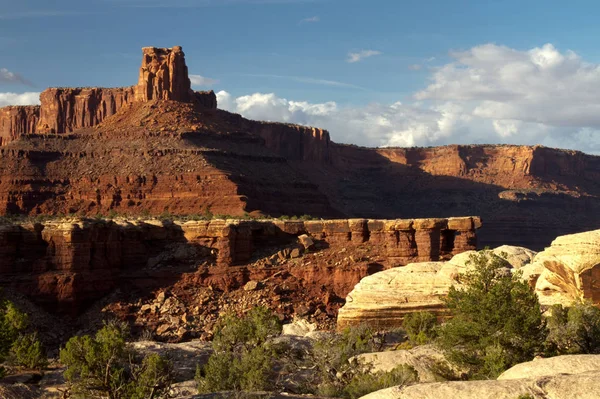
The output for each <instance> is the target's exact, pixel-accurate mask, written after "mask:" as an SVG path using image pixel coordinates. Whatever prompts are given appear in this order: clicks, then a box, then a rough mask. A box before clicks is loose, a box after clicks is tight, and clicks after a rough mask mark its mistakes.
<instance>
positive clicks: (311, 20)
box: [300, 15, 321, 24]
mask: <svg viewBox="0 0 600 399" xmlns="http://www.w3.org/2000/svg"><path fill="white" fill-rule="evenodd" d="M319 21H321V18H319V16H318V15H315V16H314V17H310V18H304V19H301V20H300V24H310V23H316V22H319Z"/></svg>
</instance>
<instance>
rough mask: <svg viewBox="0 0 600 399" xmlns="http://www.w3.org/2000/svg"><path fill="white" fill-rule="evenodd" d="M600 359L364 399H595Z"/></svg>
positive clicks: (570, 359)
mask: <svg viewBox="0 0 600 399" xmlns="http://www.w3.org/2000/svg"><path fill="white" fill-rule="evenodd" d="M599 359H600V356H599V355H566V356H557V357H554V358H548V359H536V360H534V361H532V362H526V363H521V364H517V365H516V366H514V367H512V368H511V369H509V370H507V371H505V372H504V373H503V374H502V375H501V376H500V377H499V378H498V380H488V381H452V382H439V383H430V384H418V385H413V386H408V387H395V388H388V389H384V390H381V391H377V392H373V393H371V394H368V395H365V396H363V397H362V398H361V399H434V398H440V397H447V398H461V399H462V398H464V399H476V398H477V399H479V398H499V399H515V398H517V397H519V396H520V395H530V396H531V397H533V398H536V399H538V398H539V399H546V398H557V399H576V398H584V399H592V398H596V397H598V391H599V389H600V382H599V381H600V368H599V367H598V366H599V365H600V360H599Z"/></svg>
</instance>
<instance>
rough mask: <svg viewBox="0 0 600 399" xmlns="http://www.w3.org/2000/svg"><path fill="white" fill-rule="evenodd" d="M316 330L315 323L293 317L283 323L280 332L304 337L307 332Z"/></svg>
mask: <svg viewBox="0 0 600 399" xmlns="http://www.w3.org/2000/svg"><path fill="white" fill-rule="evenodd" d="M316 330H317V325H316V324H314V323H311V322H309V321H308V320H306V319H295V320H294V321H293V322H292V323H290V324H284V325H283V327H282V331H281V334H282V335H295V336H299V337H305V336H306V335H307V334H308V333H311V332H313V331H316Z"/></svg>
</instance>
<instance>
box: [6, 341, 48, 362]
mask: <svg viewBox="0 0 600 399" xmlns="http://www.w3.org/2000/svg"><path fill="white" fill-rule="evenodd" d="M10 357H11V359H12V362H13V363H14V364H16V365H19V366H22V367H25V368H28V369H32V370H41V369H43V368H44V367H46V366H47V365H48V359H47V358H46V354H45V352H44V349H43V347H42V343H41V342H40V341H39V340H38V338H37V334H36V333H33V334H24V335H19V337H18V338H17V339H16V340H15V341H14V342H13V344H12V346H11V348H10Z"/></svg>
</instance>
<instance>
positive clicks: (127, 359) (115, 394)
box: [60, 323, 172, 399]
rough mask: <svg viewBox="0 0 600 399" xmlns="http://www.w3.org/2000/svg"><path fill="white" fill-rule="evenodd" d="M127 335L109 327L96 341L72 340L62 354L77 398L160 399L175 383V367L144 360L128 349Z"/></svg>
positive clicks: (112, 325)
mask: <svg viewBox="0 0 600 399" xmlns="http://www.w3.org/2000/svg"><path fill="white" fill-rule="evenodd" d="M126 337H127V331H125V330H124V329H123V326H122V325H120V324H118V323H108V324H106V325H105V326H104V327H103V328H102V329H100V330H99V331H98V332H97V333H96V335H95V336H94V337H92V336H89V335H84V336H81V337H72V338H71V339H69V341H68V342H67V344H66V346H65V347H64V348H63V349H61V351H60V361H61V363H63V364H64V365H65V366H66V367H67V369H66V371H65V372H64V376H65V379H66V380H67V382H68V383H69V385H70V387H71V392H72V393H73V395H74V396H75V397H80V398H89V397H103V398H109V399H125V398H128V399H129V398H136V399H137V398H140V399H141V398H148V399H150V398H158V397H161V396H163V395H164V394H165V393H166V392H167V391H168V389H169V387H170V384H171V381H172V366H171V363H170V362H169V361H168V360H166V359H165V358H162V357H160V356H158V355H149V356H147V357H144V358H140V356H139V355H138V354H136V353H134V352H132V351H130V350H129V349H128V348H127V345H126Z"/></svg>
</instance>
